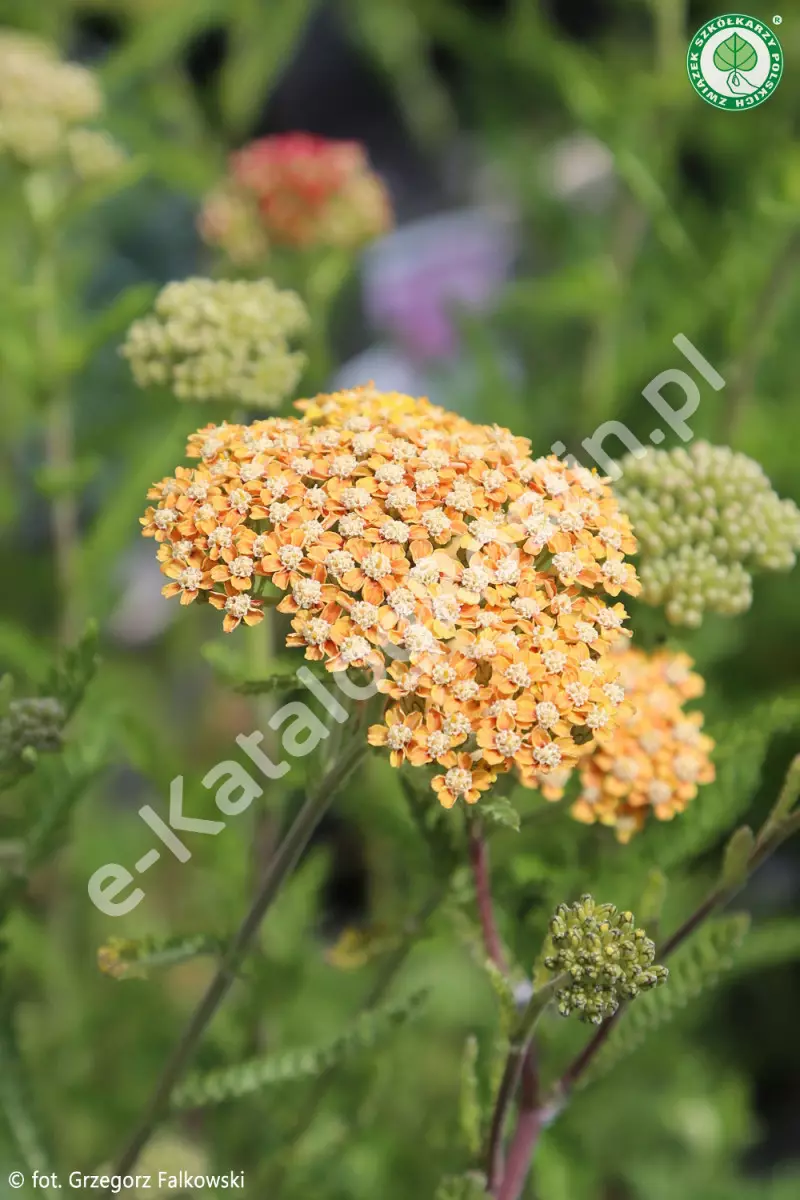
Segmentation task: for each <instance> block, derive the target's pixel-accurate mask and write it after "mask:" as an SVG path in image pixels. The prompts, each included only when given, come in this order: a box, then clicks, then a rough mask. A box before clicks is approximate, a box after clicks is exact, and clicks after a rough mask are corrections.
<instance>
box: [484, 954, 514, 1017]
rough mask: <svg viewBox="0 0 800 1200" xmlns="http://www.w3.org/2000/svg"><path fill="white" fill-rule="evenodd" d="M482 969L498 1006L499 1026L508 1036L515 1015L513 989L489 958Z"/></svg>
mask: <svg viewBox="0 0 800 1200" xmlns="http://www.w3.org/2000/svg"><path fill="white" fill-rule="evenodd" d="M483 969H484V970H485V971H486V974H487V975H488V976H489V982H490V983H491V985H492V989H493V991H494V994H495V996H497V1000H498V1003H499V1005H500V1026H501V1028H502V1030H503V1032H504V1033H505V1034H508V1032H509V1031H510V1029H511V1026H512V1025H513V1023H514V1020H515V1018H516V1015H517V1003H516V1000H515V998H514V988H513V987H512V985H511V983H510V982H509V980H508V979H507V978H506V976H505V975H504V974H503V972H502V971H501V970H500V968H499V967H498V966H497V965H496V963H494V962H492V960H491V959H490V958H487V959H485V960H484V963H483Z"/></svg>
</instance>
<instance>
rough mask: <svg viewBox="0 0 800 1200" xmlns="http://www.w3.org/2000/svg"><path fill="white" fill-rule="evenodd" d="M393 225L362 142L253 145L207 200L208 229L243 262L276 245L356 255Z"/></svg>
mask: <svg viewBox="0 0 800 1200" xmlns="http://www.w3.org/2000/svg"><path fill="white" fill-rule="evenodd" d="M391 224H392V211H391V205H390V202H389V198H388V194H387V192H386V189H385V187H384V185H383V183H382V182H381V180H380V179H379V177H378V176H377V175H376V174H375V172H374V171H372V170H371V169H370V167H369V164H368V162H367V158H366V154H365V152H364V149H363V147H362V146H360V145H359V144H358V143H357V142H338V141H330V140H328V139H326V138H322V137H316V136H314V135H312V134H306V133H289V134H278V135H275V136H273V137H268V138H262V139H261V140H260V141H256V142H251V143H250V144H249V145H247V146H245V147H243V149H241V150H238V151H236V153H234V154H233V155H231V158H230V168H229V175H228V178H227V179H226V180H225V181H224V182H223V183H222V184H220V186H219V187H218V188H217V189H216V190H215V191H214V192H212V193H211V194H210V195H209V197H208V198H207V200H206V202H205V204H204V206H203V211H202V213H201V216H200V232H201V234H202V236H203V238H204V239H205V241H206V242H208V244H209V245H212V246H218V247H220V248H221V249H222V250H224V251H225V252H226V254H227V255H228V257H229V258H230V259H231V260H232V261H233V262H235V263H238V264H239V265H242V266H243V265H247V264H248V263H253V262H257V261H258V260H259V259H261V258H263V257H264V256H265V254H267V253H268V250H269V247H270V246H271V245H275V246H285V247H293V248H295V249H309V248H314V247H337V248H341V249H344V250H354V249H357V248H358V247H359V246H362V245H364V244H365V243H367V242H369V241H372V240H373V239H374V238H376V237H378V236H380V234H382V233H385V232H386V231H387V230H388V229H389V228H390V227H391Z"/></svg>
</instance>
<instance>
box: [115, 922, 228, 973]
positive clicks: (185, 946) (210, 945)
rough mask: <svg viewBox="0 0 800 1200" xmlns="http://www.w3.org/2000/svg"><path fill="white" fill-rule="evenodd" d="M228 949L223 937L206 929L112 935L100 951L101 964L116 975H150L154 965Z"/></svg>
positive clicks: (172, 963)
mask: <svg viewBox="0 0 800 1200" xmlns="http://www.w3.org/2000/svg"><path fill="white" fill-rule="evenodd" d="M224 949H225V942H224V941H223V940H222V939H221V938H217V937H211V936H210V935H209V934H205V933H199V934H194V935H190V936H185V935H180V934H179V935H175V936H172V937H166V938H157V937H146V938H110V939H109V940H108V941H107V942H106V944H105V945H104V946H101V947H100V949H99V950H98V952H97V965H98V966H99V968H100V970H101V971H102V972H103V973H104V974H105V975H111V976H112V977H113V978H114V979H146V978H147V974H148V971H150V970H152V969H153V968H156V967H174V966H177V964H178V963H183V962H189V960H190V959H193V958H202V957H206V956H208V955H215V956H217V955H219V954H220V953H221V952H222V951H223V950H224Z"/></svg>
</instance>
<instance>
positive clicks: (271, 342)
mask: <svg viewBox="0 0 800 1200" xmlns="http://www.w3.org/2000/svg"><path fill="white" fill-rule="evenodd" d="M307 323H308V314H307V313H306V309H305V306H304V305H303V302H302V300H301V299H300V297H299V296H298V295H297V294H296V293H295V292H291V291H280V290H279V289H278V288H276V287H275V285H274V284H273V283H272V282H271V280H269V279H260V280H257V281H256V282H252V283H250V282H244V281H240V280H237V281H229V280H211V279H187V280H184V281H183V282H182V283H169V284H167V286H166V287H165V288H163V289H162V291H161V292H160V293H159V295H158V297H157V299H156V303H155V310H154V312H153V313H152V315H150V316H147V317H143V318H141V320H139V321H135V322H134V324H133V325H132V326H131V328H130V330H129V332H128V337H127V340H126V342H125V344H124V346H123V347H122V353H123V355H124V356H125V358H127V359H128V361H129V363H130V365H131V370H132V372H133V376H134V379H135V380H136V382H137V383H138V384H139V386H140V387H151V386H161V387H169V388H170V389H171V390H172V392H173V393H174V395H175V396H176V397H177V398H178V399H179V400H197V401H207V400H211V401H229V402H235V403H236V404H238V405H241V406H244V407H252V408H275V407H277V406H278V405H279V404H280V402H281V401H282V400H283V399H284V398H285V397H286V396H287V395H289V394H290V393H291V392H292V391H293V389H294V388H295V386H296V385H297V382H298V380H299V378H300V375H301V373H302V370H303V366H304V364H305V357H304V355H303V354H302V353H299V352H297V351H292V350H290V349H289V339H291V338H295V337H296V336H297V335H298V334H300V333H302V331H303V330H304V329H305V328H306V325H307Z"/></svg>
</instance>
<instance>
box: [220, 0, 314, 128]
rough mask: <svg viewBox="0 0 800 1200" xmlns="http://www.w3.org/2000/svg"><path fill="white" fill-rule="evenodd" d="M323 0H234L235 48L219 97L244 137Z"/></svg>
mask: <svg viewBox="0 0 800 1200" xmlns="http://www.w3.org/2000/svg"><path fill="white" fill-rule="evenodd" d="M317 2H318V0H281V3H279V4H263V3H261V2H260V0H231V2H230V5H229V8H228V18H229V22H230V24H229V37H230V49H229V52H228V55H227V57H226V60H225V64H224V66H223V69H222V73H221V77H220V83H219V96H220V108H221V110H222V116H223V121H224V124H225V127H226V129H227V130H228V132H229V134H230V135H231V137H232V138H234V139H236V140H238V139H239V138H241V137H242V136H243V135H244V134H246V133H247V132H248V130H249V129H250V128H251V127H252V126H253V124H254V123H255V122H256V121H257V118H258V114H259V111H260V109H261V108H262V107H263V105H264V104H265V103H266V101H267V99H268V98H269V94H270V90H271V88H272V87H273V86H274V84H275V83H276V82H277V79H278V78H279V76H280V73H281V72H282V71H283V70H285V69H286V66H287V64H288V63H289V62H290V61H291V58H292V53H293V50H294V47H295V45H296V43H297V41H298V40H299V38H300V36H301V35H302V33H303V30H304V29H305V26H306V24H307V22H308V19H309V16H310V15H311V13H312V11H313V9H314V8H315V6H316V4H317Z"/></svg>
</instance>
